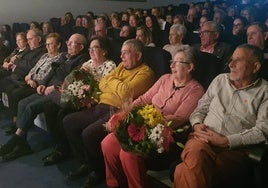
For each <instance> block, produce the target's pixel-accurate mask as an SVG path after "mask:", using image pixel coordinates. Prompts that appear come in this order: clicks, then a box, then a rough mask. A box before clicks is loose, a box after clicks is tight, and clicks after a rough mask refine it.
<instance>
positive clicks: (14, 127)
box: [5, 123, 17, 135]
mask: <svg viewBox="0 0 268 188" xmlns="http://www.w3.org/2000/svg"><path fill="white" fill-rule="evenodd" d="M16 131H17V127H16V124H15V123H13V124H12V125H11V126H10V127H9V128H7V129H6V130H5V133H6V135H11V134H14V133H15V132H16Z"/></svg>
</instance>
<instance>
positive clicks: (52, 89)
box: [44, 85, 55, 95]
mask: <svg viewBox="0 0 268 188" xmlns="http://www.w3.org/2000/svg"><path fill="white" fill-rule="evenodd" d="M54 90H55V87H54V85H52V86H49V87H47V88H46V89H45V91H44V95H49V94H50V93H52V92H53V91H54Z"/></svg>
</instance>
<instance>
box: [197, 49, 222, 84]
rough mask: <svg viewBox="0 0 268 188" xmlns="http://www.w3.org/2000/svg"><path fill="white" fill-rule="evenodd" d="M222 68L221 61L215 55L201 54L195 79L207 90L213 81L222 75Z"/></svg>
mask: <svg viewBox="0 0 268 188" xmlns="http://www.w3.org/2000/svg"><path fill="white" fill-rule="evenodd" d="M220 67H221V65H220V61H219V59H218V58H217V57H216V56H215V55H213V54H210V53H206V52H200V53H199V57H198V64H197V65H196V68H195V71H194V73H193V77H194V78H195V79H196V80H197V81H198V82H199V83H200V84H201V85H202V86H203V87H204V88H205V89H207V88H208V86H209V84H210V83H211V81H212V80H213V79H214V78H215V77H216V76H217V75H218V74H220Z"/></svg>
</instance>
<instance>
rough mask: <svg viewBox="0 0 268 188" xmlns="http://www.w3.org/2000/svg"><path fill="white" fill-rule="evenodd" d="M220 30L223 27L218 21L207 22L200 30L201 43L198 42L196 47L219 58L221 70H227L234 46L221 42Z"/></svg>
mask: <svg viewBox="0 0 268 188" xmlns="http://www.w3.org/2000/svg"><path fill="white" fill-rule="evenodd" d="M220 32H221V28H220V26H219V25H218V24H217V23H216V22H214V21H207V22H205V23H204V24H203V25H202V27H201V30H200V39H201V44H197V45H195V47H196V48H198V49H199V50H200V51H202V52H207V53H210V54H213V55H215V56H216V57H217V58H219V60H220V63H221V66H220V67H221V71H222V72H226V68H227V67H226V66H227V65H226V63H227V62H228V60H229V58H230V56H231V54H232V48H231V45H229V44H227V43H224V42H219V37H220Z"/></svg>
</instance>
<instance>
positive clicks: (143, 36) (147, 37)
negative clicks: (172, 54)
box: [136, 25, 155, 47]
mask: <svg viewBox="0 0 268 188" xmlns="http://www.w3.org/2000/svg"><path fill="white" fill-rule="evenodd" d="M136 39H138V40H140V41H141V42H142V43H143V44H144V45H145V46H149V47H155V44H154V43H153V36H152V32H151V30H150V29H149V28H147V27H146V26H144V25H143V26H140V27H138V28H137V29H136Z"/></svg>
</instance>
